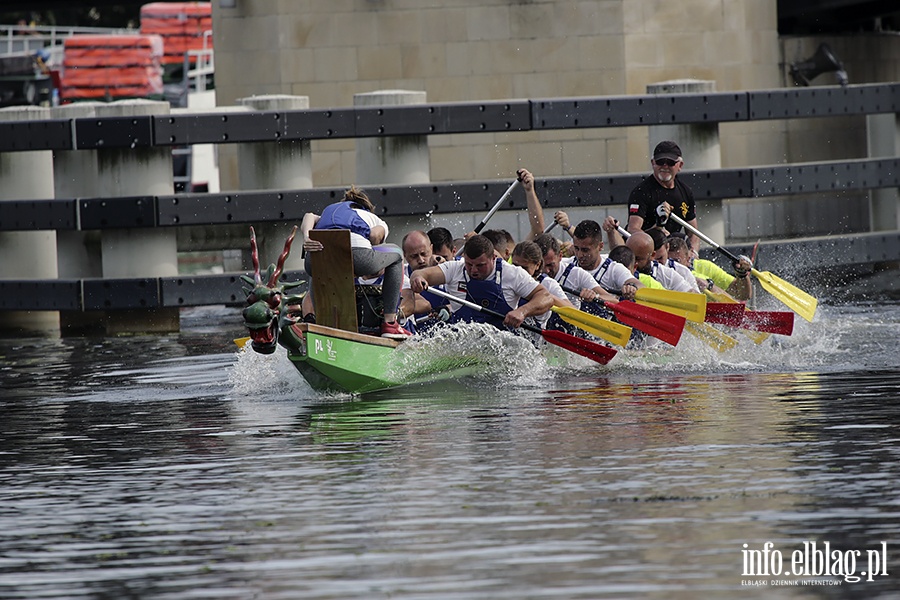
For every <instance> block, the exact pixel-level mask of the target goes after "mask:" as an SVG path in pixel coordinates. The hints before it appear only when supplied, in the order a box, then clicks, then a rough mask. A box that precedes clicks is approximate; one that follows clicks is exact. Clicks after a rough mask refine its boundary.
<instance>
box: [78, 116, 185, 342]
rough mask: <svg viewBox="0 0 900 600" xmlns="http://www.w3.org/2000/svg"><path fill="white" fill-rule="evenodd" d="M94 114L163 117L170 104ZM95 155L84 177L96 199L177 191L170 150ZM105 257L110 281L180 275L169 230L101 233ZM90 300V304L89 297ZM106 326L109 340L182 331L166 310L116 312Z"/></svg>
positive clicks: (104, 266) (104, 268)
mask: <svg viewBox="0 0 900 600" xmlns="http://www.w3.org/2000/svg"><path fill="white" fill-rule="evenodd" d="M95 110H96V116H97V117H99V118H104V117H131V116H139V115H160V114H168V113H169V104H168V103H167V102H157V101H150V100H123V101H118V102H112V103H108V104H98V105H97V106H96V108H95ZM78 152H87V151H86V150H79V151H78ZM93 152H94V153H95V154H96V158H95V160H96V162H97V169H96V170H94V171H88V172H83V173H82V175H81V176H82V177H84V178H85V179H86V181H85V182H84V186H85V188H84V189H86V190H90V191H91V193H90V196H92V197H101V198H107V197H109V198H118V197H128V196H155V195H170V194H172V193H173V191H174V184H173V174H172V150H171V149H170V148H168V147H166V146H154V147H136V148H108V149H103V148H101V149H99V150H94V151H93ZM100 255H101V271H102V273H103V277H105V278H142V277H154V278H155V277H174V276H177V275H178V252H177V243H176V235H175V231H174V230H170V229H168V228H146V229H104V230H102V231H101V232H100ZM111 291H112V292H113V293H115V290H111ZM85 300H86V301H89V300H90V299H89V298H88V297H87V296H86V297H85ZM103 323H104V326H105V332H106V334H107V335H114V334H120V333H151V332H152V333H164V332H171V331H178V329H179V326H180V320H179V310H178V308H161V307H159V308H158V307H150V308H142V307H135V308H129V309H123V310H111V311H107V312H106V315H105V318H104V320H103Z"/></svg>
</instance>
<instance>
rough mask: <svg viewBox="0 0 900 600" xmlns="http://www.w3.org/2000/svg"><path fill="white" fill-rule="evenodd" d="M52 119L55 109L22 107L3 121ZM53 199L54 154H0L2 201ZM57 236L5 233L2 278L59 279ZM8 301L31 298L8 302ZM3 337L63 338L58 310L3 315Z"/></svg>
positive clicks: (4, 113)
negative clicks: (39, 335)
mask: <svg viewBox="0 0 900 600" xmlns="http://www.w3.org/2000/svg"><path fill="white" fill-rule="evenodd" d="M48 118H49V109H47V108H41V107H37V106H21V107H20V106H16V107H10V108H4V109H0V121H36V120H43V119H48ZM50 198H53V152H52V151H50V150H39V151H34V152H3V153H0V202H2V201H4V200H47V199H50ZM57 274H58V270H57V266H56V233H55V232H54V231H3V232H0V279H56V278H57ZM3 300H4V301H5V302H10V301H19V300H22V301H24V303H25V306H27V304H28V298H4V299H3ZM0 332H9V333H20V332H21V333H32V334H34V333H39V334H50V335H53V334H58V333H59V313H58V312H56V311H41V310H36V311H28V310H24V311H19V310H15V311H0Z"/></svg>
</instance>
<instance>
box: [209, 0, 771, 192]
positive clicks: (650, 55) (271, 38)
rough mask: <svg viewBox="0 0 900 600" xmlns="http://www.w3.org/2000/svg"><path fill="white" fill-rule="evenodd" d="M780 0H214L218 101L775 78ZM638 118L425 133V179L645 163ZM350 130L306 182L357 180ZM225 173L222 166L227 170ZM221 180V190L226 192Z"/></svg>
mask: <svg viewBox="0 0 900 600" xmlns="http://www.w3.org/2000/svg"><path fill="white" fill-rule="evenodd" d="M775 6H776V3H775V0H717V1H710V0H682V1H680V2H677V3H675V2H671V1H664V0H627V1H625V0H597V1H584V0H546V1H541V0H535V1H531V2H524V1H521V0H454V1H443V0H441V1H438V0H381V1H378V0H337V1H329V2H315V1H295V0H283V1H279V2H275V1H273V0H239V1H238V2H237V7H236V8H235V9H222V8H220V7H219V5H218V2H213V17H214V31H215V46H216V85H217V96H218V103H219V105H229V104H233V103H234V102H236V100H237V99H238V98H242V97H246V96H250V95H254V94H269V93H283V94H297V95H305V96H309V98H310V106H311V107H313V108H316V107H318V108H323V107H334V106H349V105H350V104H351V103H352V98H353V94H356V93H360V92H369V91H374V90H380V89H395V88H396V89H411V90H424V91H425V92H426V93H427V98H428V101H429V102H452V101H472V100H490V99H507V98H539V97H560V96H585V95H623V94H643V93H646V86H647V85H648V84H650V83H653V82H657V81H663V80H669V79H680V78H697V79H711V80H715V81H716V83H717V86H718V89H719V90H720V91H725V90H731V89H735V90H737V89H740V90H744V89H750V88H762V87H777V86H779V85H780V81H781V80H780V73H779V66H778V60H779V56H778V44H777V32H776V13H775ZM648 143H649V142H648V140H647V132H646V130H645V129H643V128H633V129H631V130H625V129H602V130H580V131H568V132H546V133H528V134H485V135H460V136H446V137H444V136H441V137H434V138H432V140H431V141H430V145H431V160H432V164H431V176H432V179H433V180H435V181H442V180H444V181H446V180H459V179H484V178H503V177H507V176H509V175H511V174H512V173H513V172H514V171H515V169H516V168H518V167H519V166H527V167H529V168H531V169H532V170H533V171H535V172H536V173H538V174H540V175H577V174H584V173H597V172H625V171H629V170H640V169H643V168H644V166H645V165H646V160H647V147H648ZM354 147H355V146H354V142H353V141H352V140H343V141H324V142H316V143H315V144H314V147H313V154H314V163H313V169H314V171H313V179H314V182H315V185H317V186H318V185H345V184H348V183H350V182H353V181H354V179H355V173H354V159H353V150H354ZM234 171H235V169H228V168H225V169H223V173H233V172H234ZM232 183H233V182H228V181H223V187H224V188H229V187H236V186H235V185H233V184H232Z"/></svg>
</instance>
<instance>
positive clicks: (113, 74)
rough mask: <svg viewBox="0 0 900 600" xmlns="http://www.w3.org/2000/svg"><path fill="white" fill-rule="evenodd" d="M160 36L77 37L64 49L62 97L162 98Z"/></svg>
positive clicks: (69, 99) (65, 99) (92, 98)
mask: <svg viewBox="0 0 900 600" xmlns="http://www.w3.org/2000/svg"><path fill="white" fill-rule="evenodd" d="M162 53H163V40H162V38H161V37H160V36H158V35H75V36H72V37H70V38H68V39H66V41H65V45H64V46H63V68H62V72H61V77H60V88H59V96H60V99H61V100H62V101H63V102H71V101H74V100H88V99H91V100H113V99H118V98H150V97H154V96H162V94H163V81H162V67H161V65H160V60H161V59H162Z"/></svg>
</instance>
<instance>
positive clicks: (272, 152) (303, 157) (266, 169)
mask: <svg viewBox="0 0 900 600" xmlns="http://www.w3.org/2000/svg"><path fill="white" fill-rule="evenodd" d="M238 102H239V104H240V105H241V106H243V107H245V108H247V109H250V110H254V111H278V110H304V109H308V108H309V96H289V95H281V94H272V95H264V96H252V97H250V98H241V99H240V100H239V101H238ZM237 156H238V174H239V178H240V188H241V189H242V190H266V189H268V190H304V189H310V188H312V187H313V178H312V149H311V144H310V141H309V140H279V141H277V142H251V143H242V144H238V148H237ZM294 225H297V226H298V227H299V226H300V222H299V221H298V222H296V223H293V222H290V223H288V222H284V223H262V224H259V225H255V226H254V229H255V231H256V239H257V243H258V245H259V266H260V269H261V270H263V271H264V270H265V269H266V267H267V266H268V265H270V264H273V263H275V261H276V260H277V259H278V256H279V255H280V254H281V251H282V250H283V249H284V242H285V240H286V239H287V236H288V235H290V231H291V227H293V226H294ZM246 231H247V234H246V235H247V237H246V240H247V242H246V243H245V244H244V245H243V246H242V248H243V249H244V250H242V254H243V255H244V261H243V262H244V266H245V268H246V269H247V270H250V269H251V268H252V267H251V265H252V263H251V261H250V252H249V250H248V248H249V246H250V228H249V227H247V230H246ZM298 235H299V232H298ZM301 244H302V242H301V241H300V240H299V238H297V239H295V242H294V245H293V246H292V248H291V255H290V256H289V257H288V259H287V261H286V262H285V264H284V269H285V271H297V270H302V269H303V260H302V259H301V254H302V252H301V251H300V250H301Z"/></svg>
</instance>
